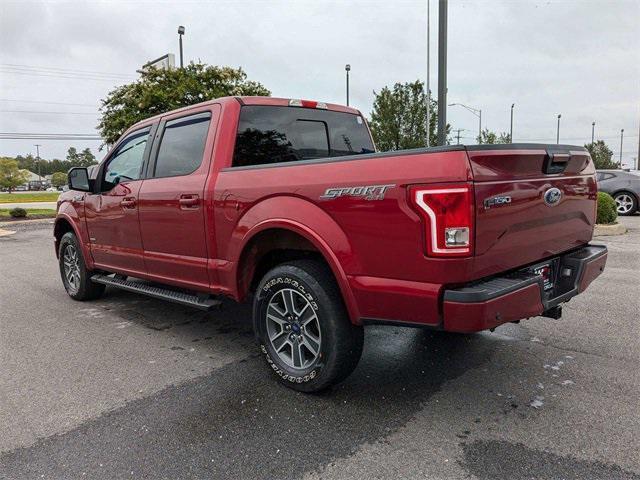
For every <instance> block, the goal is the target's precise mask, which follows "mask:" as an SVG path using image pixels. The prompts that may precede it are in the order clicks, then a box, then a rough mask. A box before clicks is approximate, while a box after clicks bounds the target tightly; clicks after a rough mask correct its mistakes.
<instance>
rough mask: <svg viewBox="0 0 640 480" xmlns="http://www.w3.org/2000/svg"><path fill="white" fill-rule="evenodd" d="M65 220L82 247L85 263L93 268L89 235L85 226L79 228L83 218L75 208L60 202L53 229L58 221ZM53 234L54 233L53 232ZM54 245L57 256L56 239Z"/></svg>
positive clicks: (54, 229) (89, 267)
mask: <svg viewBox="0 0 640 480" xmlns="http://www.w3.org/2000/svg"><path fill="white" fill-rule="evenodd" d="M62 220H64V221H66V222H67V223H68V224H69V225H71V228H72V229H73V233H75V235H76V237H77V238H78V240H79V241H80V248H81V249H82V256H83V258H84V261H85V264H86V266H87V268H88V269H89V270H90V269H92V268H93V256H92V255H91V249H90V248H89V236H88V232H87V231H86V229H85V228H82V229H81V228H80V227H79V224H80V223H82V222H84V219H81V218H80V216H79V215H78V212H77V211H76V209H75V208H74V207H73V206H71V205H70V204H68V203H62V204H61V205H60V208H59V210H58V214H57V215H56V219H55V222H54V225H53V231H54V232H55V231H56V228H57V227H58V224H59V223H60V221H62ZM54 235H55V234H54ZM55 245H56V257H57V256H58V250H57V246H58V241H57V239H55Z"/></svg>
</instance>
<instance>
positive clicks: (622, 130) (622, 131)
mask: <svg viewBox="0 0 640 480" xmlns="http://www.w3.org/2000/svg"><path fill="white" fill-rule="evenodd" d="M623 138H624V128H623V129H621V130H620V165H618V166H619V167H620V168H622V139H623Z"/></svg>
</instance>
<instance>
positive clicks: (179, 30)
mask: <svg viewBox="0 0 640 480" xmlns="http://www.w3.org/2000/svg"><path fill="white" fill-rule="evenodd" d="M183 35H184V27H183V26H182V25H180V26H179V27H178V37H179V39H180V68H184V62H183V60H182V36H183Z"/></svg>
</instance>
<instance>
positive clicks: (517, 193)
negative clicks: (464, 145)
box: [468, 145, 597, 276]
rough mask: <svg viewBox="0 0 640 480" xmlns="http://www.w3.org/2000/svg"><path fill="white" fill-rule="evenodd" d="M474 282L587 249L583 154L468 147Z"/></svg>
mask: <svg viewBox="0 0 640 480" xmlns="http://www.w3.org/2000/svg"><path fill="white" fill-rule="evenodd" d="M468 157H469V161H470V164H471V169H472V172H473V178H474V187H475V211H476V228H475V232H476V235H475V267H476V269H477V271H476V274H477V275H479V276H483V275H487V274H489V273H490V272H491V271H495V270H496V268H497V269H498V270H509V269H512V268H516V267H519V266H522V265H526V264H529V263H533V262H538V261H540V260H541V259H544V258H548V257H551V256H554V255H557V254H559V253H561V252H565V251H567V250H571V249H572V248H576V247H579V246H581V245H584V244H586V243H587V242H589V241H590V240H591V237H592V234H593V226H594V223H595V205H596V190H597V187H596V182H595V169H594V166H593V162H592V161H591V158H590V156H589V153H588V152H587V151H586V150H585V149H584V148H581V147H573V146H562V145H553V146H544V145H513V146H509V145H504V146H499V147H498V146H489V145H486V146H481V147H470V148H469V149H468Z"/></svg>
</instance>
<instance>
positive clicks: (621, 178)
mask: <svg viewBox="0 0 640 480" xmlns="http://www.w3.org/2000/svg"><path fill="white" fill-rule="evenodd" d="M596 178H597V181H598V190H599V191H601V192H607V193H608V194H609V195H611V196H612V197H613V199H614V200H615V201H616V208H617V209H618V215H633V214H634V213H636V212H637V211H638V205H640V201H639V200H640V173H638V172H624V171H622V170H598V172H597V176H596Z"/></svg>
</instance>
